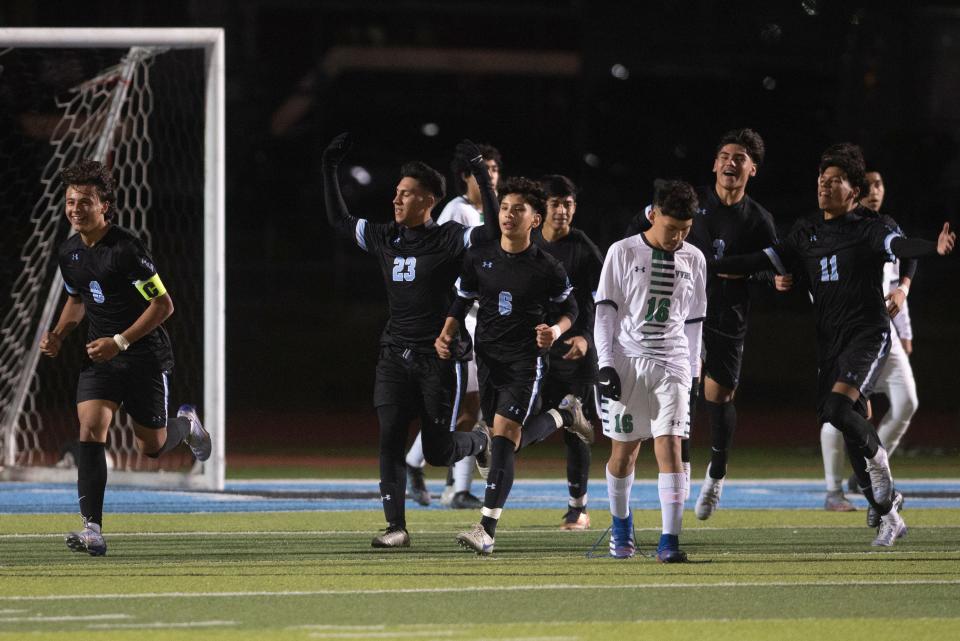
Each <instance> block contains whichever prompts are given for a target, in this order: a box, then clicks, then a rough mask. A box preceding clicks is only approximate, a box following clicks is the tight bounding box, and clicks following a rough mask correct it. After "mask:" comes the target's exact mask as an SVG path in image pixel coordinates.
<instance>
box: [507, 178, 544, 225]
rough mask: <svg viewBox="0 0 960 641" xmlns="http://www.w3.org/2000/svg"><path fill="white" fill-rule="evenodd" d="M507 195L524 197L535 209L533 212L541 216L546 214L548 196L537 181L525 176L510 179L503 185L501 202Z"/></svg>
mask: <svg viewBox="0 0 960 641" xmlns="http://www.w3.org/2000/svg"><path fill="white" fill-rule="evenodd" d="M507 194H517V195H519V196H523V199H524V200H525V201H527V204H528V205H530V206H531V207H532V208H533V211H535V212H537V213H538V214H540V215H541V216H543V215H544V214H545V213H546V204H547V195H546V194H545V193H544V192H543V189H542V188H541V187H540V183H538V182H537V181H535V180H530V179H529V178H524V177H523V176H514V177H513V178H508V179H507V181H506V182H504V183H503V187H501V188H500V200H501V201H502V200H503V197H504V196H506V195H507Z"/></svg>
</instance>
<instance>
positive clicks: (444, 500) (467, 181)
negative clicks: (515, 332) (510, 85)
mask: <svg viewBox="0 0 960 641" xmlns="http://www.w3.org/2000/svg"><path fill="white" fill-rule="evenodd" d="M478 147H479V148H480V151H481V153H482V154H483V158H484V162H486V164H487V171H488V172H489V173H490V181H491V182H492V183H493V186H494V189H496V186H497V182H498V179H499V177H500V164H501V160H500V152H499V151H497V150H496V148H494V147H492V146H490V145H483V144H481V145H478ZM457 162H458V161H457V160H456V159H454V161H453V165H452V166H451V170H452V172H453V174H454V176H456V177H458V178H459V179H460V181H461V187H462V188H463V193H462V194H461V195H459V196H457V197H456V198H454V199H453V200H451V201H450V202H448V203H447V204H446V206H445V207H444V208H443V211H442V212H440V217H439V218H437V223H438V224H440V225H442V224H444V223H446V222H448V221H451V220H452V221H454V222H457V223H460V224H461V225H464V226H466V227H468V228H469V227H477V226H479V225H483V203H482V199H481V196H480V187H479V185H478V184H477V179H476V178H474V177H473V176H472V175H471V174H470V168H469V167H461V166H459V165H457ZM477 307H478V304H477V303H476V302H474V304H473V306H472V307H471V308H470V309H469V310H468V311H467V315H466V318H465V319H464V323H463V324H464V327H466V329H467V332H468V333H469V334H470V338H471V339H473V337H474V334H475V332H476V329H477ZM462 409H463V412H462V414H461V417H459V419H458V421H457V427H462V426H463V425H464V424H467V427H468V428H472V427H473V425H474V423H476V422H477V420H478V419H479V413H480V388H479V386H478V385H477V362H476V360H475V359H473V358H471V359H470V360H469V361H467V386H466V390H465V398H464V401H463V406H462ZM406 460H407V472H408V477H409V481H410V482H409V486H410V488H411V494H412V496H413V498H414V500H416V501H417V502H418V503H420V504H421V505H429V504H430V493H429V492H428V491H427V488H426V484H425V482H424V480H423V472H422V469H423V466H424V465H425V463H426V461H425V459H424V456H423V445H422V443H421V436H420V434H419V433H418V434H417V438H416V440H415V441H414V442H413V445H412V446H411V447H410V450H409V451H408V452H407V457H406ZM475 464H476V458H475V457H473V456H465V457H464V458H462V459H460V460H459V461H457V462H456V463H455V464H454V465H453V466H452V467H451V468H450V474H448V476H447V483H446V486H445V487H444V488H443V493H442V494H441V495H440V502H441V504H442V505H444V506H446V507H452V508H456V509H474V510H479V509H480V508H481V507H482V506H483V503H482V501H481V500H480V499H479V498H477V497H476V496H474V495H473V494H471V493H470V488H471V486H472V484H473V471H474V469H475ZM418 488H419V489H418Z"/></svg>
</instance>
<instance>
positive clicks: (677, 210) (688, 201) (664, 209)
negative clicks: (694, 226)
mask: <svg viewBox="0 0 960 641" xmlns="http://www.w3.org/2000/svg"><path fill="white" fill-rule="evenodd" d="M653 189H654V191H653V204H654V206H655V207H659V208H660V213H661V214H663V215H664V216H670V218H676V219H677V220H690V219H692V218H693V216H694V214H696V213H697V209H699V208H700V203H699V202H698V201H697V192H696V191H694V190H693V187H691V186H690V183H686V182H684V181H682V180H656V181H654V183H653Z"/></svg>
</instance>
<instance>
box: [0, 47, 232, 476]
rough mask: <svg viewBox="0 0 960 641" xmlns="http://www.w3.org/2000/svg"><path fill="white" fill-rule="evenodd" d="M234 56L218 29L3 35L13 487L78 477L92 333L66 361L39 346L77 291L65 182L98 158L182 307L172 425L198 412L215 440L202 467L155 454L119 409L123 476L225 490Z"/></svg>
mask: <svg viewBox="0 0 960 641" xmlns="http://www.w3.org/2000/svg"><path fill="white" fill-rule="evenodd" d="M223 60H224V58H223V32H222V31H221V30H219V29H144V30H139V29H0V217H2V218H0V219H2V221H3V224H4V226H3V229H4V233H3V234H2V235H0V236H2V238H0V249H2V251H0V305H2V315H0V478H3V479H7V480H24V481H73V480H75V479H76V471H75V470H73V469H69V468H71V467H72V464H73V455H72V454H73V451H74V450H75V448H76V440H77V436H78V424H77V418H76V384H77V376H78V373H79V370H80V367H81V363H82V359H83V356H84V349H83V346H84V343H85V338H86V325H85V324H83V325H81V326H80V327H78V328H77V329H76V330H75V331H74V332H73V333H72V334H71V335H70V336H69V338H68V339H67V341H66V342H65V344H64V345H63V348H62V349H61V352H60V355H59V356H58V357H57V358H56V359H49V358H46V357H42V356H41V355H40V353H39V340H40V337H41V336H42V334H43V333H44V332H45V331H47V330H48V329H50V328H51V327H53V325H54V324H55V323H56V319H57V317H58V315H59V312H60V308H61V307H62V305H63V302H64V296H65V293H64V289H63V281H62V278H61V276H60V272H59V269H58V267H57V262H56V257H57V248H58V246H59V245H60V243H62V242H63V241H64V240H65V239H66V238H67V236H68V235H69V234H70V233H71V229H70V226H69V224H68V222H67V220H66V218H65V216H64V205H63V195H64V194H63V189H62V187H61V185H60V184H59V180H58V176H59V173H60V171H61V170H62V169H63V168H65V167H67V166H70V165H72V164H75V163H76V162H78V161H79V160H81V159H84V158H92V159H94V160H99V161H101V162H104V163H106V164H107V165H108V166H109V167H111V169H112V171H113V175H114V177H115V179H116V181H117V201H116V206H115V212H116V218H115V219H114V222H115V223H116V224H119V225H121V226H123V227H126V228H128V229H130V230H132V231H134V232H135V233H136V234H138V235H139V236H140V238H141V239H142V240H143V241H144V243H145V244H146V245H147V246H148V247H149V248H150V251H151V253H152V254H153V257H154V260H155V263H156V265H157V269H158V273H160V275H161V277H162V278H163V280H164V284H165V285H166V286H167V289H168V291H169V292H170V294H171V296H172V298H173V301H174V305H175V310H176V311H175V312H174V315H173V316H172V317H171V318H170V319H169V320H168V321H167V322H166V323H165V326H166V328H167V330H168V332H169V333H170V336H171V339H172V342H173V346H174V357H175V360H176V366H175V368H174V370H173V372H172V373H171V376H170V390H169V393H170V394H169V397H170V402H171V404H173V406H172V407H170V408H169V409H170V411H171V415H173V414H175V413H176V406H177V405H178V404H179V403H185V402H189V403H193V404H195V405H197V406H198V407H199V411H200V415H201V418H202V419H203V421H204V425H205V426H206V427H207V429H208V430H210V432H211V434H212V436H213V439H214V450H213V454H212V456H211V457H210V459H209V460H208V461H207V462H205V463H202V464H201V463H196V462H194V460H193V458H192V456H191V454H190V451H189V450H188V449H187V448H186V447H181V448H178V449H177V450H175V451H173V452H170V453H168V454H167V455H165V456H163V457H161V458H160V459H151V458H147V457H144V456H142V455H140V454H138V453H137V450H136V448H135V445H134V433H133V428H132V424H131V422H130V418H129V417H128V416H127V415H126V414H125V413H124V412H123V411H122V410H121V411H120V412H119V413H118V415H117V417H116V419H115V422H114V425H113V426H111V429H110V436H109V441H108V447H107V451H108V465H110V466H111V467H112V468H113V469H112V470H111V472H110V481H111V482H112V483H134V484H153V485H161V486H170V487H196V488H210V489H220V488H222V486H223V478H224V429H223V426H224V395H223V388H224V380H223V378H224V367H223V304H224V278H223V276H224V273H223V272H224V268H223V265H224V260H223V256H224V248H223V240H224V217H223V184H224V182H223V172H224V165H223Z"/></svg>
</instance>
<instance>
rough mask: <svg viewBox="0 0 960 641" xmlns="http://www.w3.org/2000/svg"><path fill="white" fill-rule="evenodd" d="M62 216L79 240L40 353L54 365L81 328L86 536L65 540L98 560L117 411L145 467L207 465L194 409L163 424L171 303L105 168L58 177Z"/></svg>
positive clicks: (68, 245)
mask: <svg viewBox="0 0 960 641" xmlns="http://www.w3.org/2000/svg"><path fill="white" fill-rule="evenodd" d="M60 179H61V181H62V182H63V184H64V186H65V188H66V194H65V196H66V198H65V212H66V217H67V220H68V221H69V223H70V225H71V227H72V229H73V231H75V232H76V234H75V235H73V236H71V237H69V238H68V239H67V240H65V241H64V242H63V244H62V245H60V250H59V254H58V262H59V265H60V273H61V275H62V276H63V284H64V287H65V289H66V290H67V301H66V303H65V304H64V306H63V309H62V311H61V312H60V318H59V320H58V321H57V324H56V326H55V327H54V328H53V329H52V330H51V331H49V332H47V333H46V334H45V335H44V337H43V338H42V339H41V341H40V351H41V352H42V353H43V354H45V355H46V356H50V357H56V356H57V355H58V354H59V353H60V349H61V347H62V346H63V339H64V338H65V337H66V336H67V335H68V334H69V333H70V332H72V331H73V330H74V329H75V328H76V327H77V325H79V324H80V322H81V321H82V320H83V319H84V318H86V319H87V343H86V355H87V359H86V360H85V362H84V364H83V368H82V370H81V372H80V377H79V381H78V383H77V417H78V419H79V422H80V443H79V447H78V453H77V459H76V460H77V494H78V496H79V498H80V516H81V517H82V518H83V528H82V529H81V530H80V531H79V532H70V533H69V534H67V536H66V543H67V546H68V547H69V548H70V549H71V550H73V551H75V552H87V553H89V554H90V555H92V556H101V555H104V554H106V552H107V544H106V541H104V539H103V534H102V532H101V527H102V525H103V495H104V490H105V488H106V485H107V461H106V451H105V447H106V445H105V444H106V442H107V432H108V431H109V429H110V424H111V423H112V422H113V417H114V414H116V412H117V410H118V409H119V408H120V406H121V405H122V406H123V407H124V409H125V410H126V412H127V414H129V415H130V418H131V419H133V428H134V434H135V435H136V446H137V449H138V450H139V451H140V452H141V453H143V454H145V455H146V456H149V457H151V458H157V457H158V456H160V455H161V454H164V453H165V452H169V451H170V450H172V449H173V448H175V447H176V446H178V445H179V444H180V443H186V444H187V445H188V446H189V447H190V449H191V450H192V451H193V454H194V456H195V457H196V458H197V460H200V461H205V460H207V458H209V457H210V452H211V449H212V447H211V442H210V435H209V434H208V433H207V431H206V430H204V429H203V426H202V425H201V424H200V419H199V418H198V416H197V411H196V408H195V407H193V406H192V405H182V406H181V407H180V410H179V412H178V413H177V416H176V417H175V418H171V419H168V418H167V376H168V375H169V373H170V370H171V369H172V368H173V352H172V350H171V347H170V338H169V337H168V336H167V332H166V330H164V328H163V325H162V323H163V321H165V320H166V319H167V318H168V317H169V316H170V314H172V313H173V301H172V300H171V298H170V295H169V294H168V293H167V290H166V288H165V287H164V285H163V282H162V281H161V280H160V276H159V274H157V270H156V268H155V267H154V264H153V258H151V256H150V253H149V252H148V251H147V250H146V248H145V247H144V246H143V244H142V243H141V242H140V239H139V238H137V237H136V236H135V235H134V234H133V233H132V232H130V231H128V230H126V229H123V228H122V227H118V226H117V225H115V224H113V218H114V211H113V208H114V202H115V197H114V181H113V177H112V176H111V175H110V171H109V170H108V169H107V168H106V167H104V166H103V165H102V164H101V163H99V162H96V161H93V160H83V161H81V162H80V163H78V164H76V165H74V166H72V167H68V168H67V169H64V170H63V171H62V172H61V174H60Z"/></svg>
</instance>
